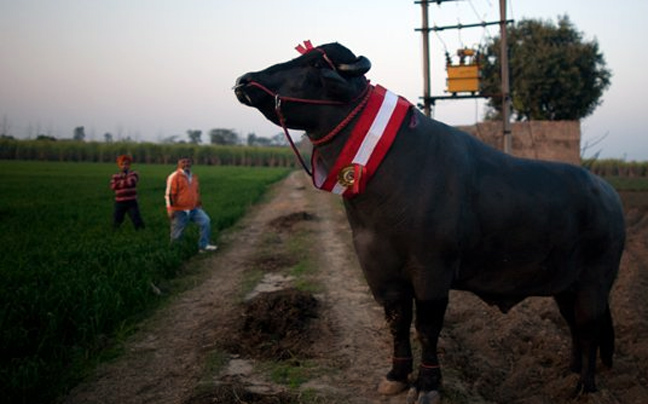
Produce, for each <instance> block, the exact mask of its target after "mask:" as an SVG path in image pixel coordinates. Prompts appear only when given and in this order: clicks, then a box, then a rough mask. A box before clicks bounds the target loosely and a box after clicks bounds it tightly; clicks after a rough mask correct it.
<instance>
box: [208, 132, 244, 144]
mask: <svg viewBox="0 0 648 404" xmlns="http://www.w3.org/2000/svg"><path fill="white" fill-rule="evenodd" d="M209 138H210V140H211V143H212V144H220V145H236V144H239V137H238V134H237V133H236V132H235V131H234V130H233V129H212V130H211V131H209Z"/></svg>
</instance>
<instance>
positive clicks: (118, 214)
mask: <svg viewBox="0 0 648 404" xmlns="http://www.w3.org/2000/svg"><path fill="white" fill-rule="evenodd" d="M127 213H128V216H129V217H130V218H131V220H132V221H133V225H135V229H137V230H139V229H143V228H144V221H143V220H142V215H140V211H139V206H138V205H137V199H133V200H132V201H122V202H115V211H114V212H113V227H114V228H115V229H116V228H118V227H119V226H120V225H121V224H122V223H123V222H124V216H125V215H126V214H127Z"/></svg>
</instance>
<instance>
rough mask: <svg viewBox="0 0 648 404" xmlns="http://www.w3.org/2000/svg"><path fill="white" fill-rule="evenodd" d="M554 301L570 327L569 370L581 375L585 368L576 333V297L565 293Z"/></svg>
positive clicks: (570, 293) (557, 296)
mask: <svg viewBox="0 0 648 404" xmlns="http://www.w3.org/2000/svg"><path fill="white" fill-rule="evenodd" d="M554 299H555V300H556V303H557V304H558V309H559V310H560V314H561V315H562V316H563V318H564V319H565V321H566V322H567V326H569V333H570V335H571V340H572V347H571V348H572V349H571V358H570V361H569V369H570V370H571V371H572V372H574V373H580V371H581V368H582V367H583V361H582V358H581V351H582V347H581V346H580V341H579V340H578V338H577V331H576V313H575V311H574V310H575V309H574V306H575V304H576V296H575V295H574V293H572V292H564V293H562V294H560V295H556V296H554Z"/></svg>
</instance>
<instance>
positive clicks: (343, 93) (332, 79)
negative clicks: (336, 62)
mask: <svg viewBox="0 0 648 404" xmlns="http://www.w3.org/2000/svg"><path fill="white" fill-rule="evenodd" d="M321 76H322V79H323V81H324V87H325V88H326V92H327V93H328V94H329V96H331V97H333V98H334V99H336V100H340V101H348V100H350V99H351V98H353V91H354V89H353V86H352V85H351V83H349V82H348V81H347V80H346V79H345V78H344V77H342V76H341V75H340V74H338V72H337V71H335V70H330V69H323V70H322V71H321Z"/></svg>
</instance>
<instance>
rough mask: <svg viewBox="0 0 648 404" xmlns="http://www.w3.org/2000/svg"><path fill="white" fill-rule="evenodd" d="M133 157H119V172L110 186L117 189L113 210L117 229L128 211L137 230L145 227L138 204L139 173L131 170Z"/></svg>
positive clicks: (114, 175) (114, 223) (113, 177)
mask: <svg viewBox="0 0 648 404" xmlns="http://www.w3.org/2000/svg"><path fill="white" fill-rule="evenodd" d="M132 161H133V158H132V157H131V156H128V155H125V154H124V155H121V156H119V157H117V166H119V172H118V173H117V174H113V176H112V179H111V180H110V188H112V190H113V191H115V210H114V212H113V227H114V228H115V229H117V228H118V227H119V226H121V224H122V223H123V222H124V216H125V215H126V214H127V213H128V216H130V218H131V220H132V221H133V225H134V226H135V229H136V230H139V229H143V228H144V221H143V220H142V216H141V215H140V211H139V206H138V205H137V189H136V187H137V181H139V174H138V173H137V171H131V170H130V167H131V162H132Z"/></svg>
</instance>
